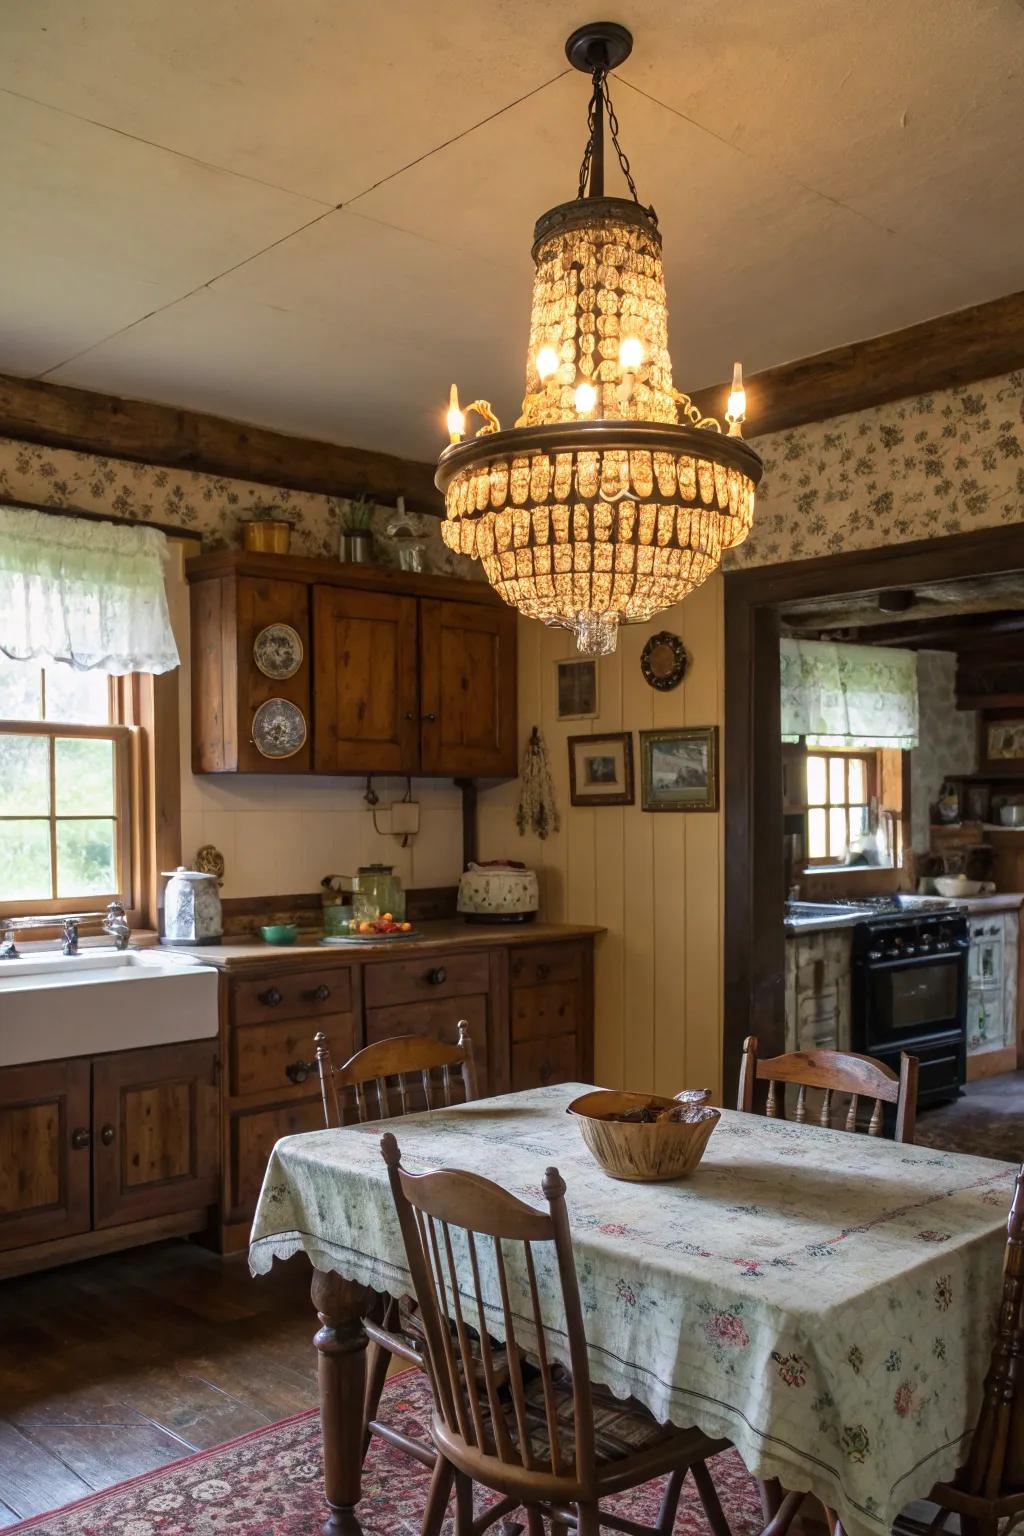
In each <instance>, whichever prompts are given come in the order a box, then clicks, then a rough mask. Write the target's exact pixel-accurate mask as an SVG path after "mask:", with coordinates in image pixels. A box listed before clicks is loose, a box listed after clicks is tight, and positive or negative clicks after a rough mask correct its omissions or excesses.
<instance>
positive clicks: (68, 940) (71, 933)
mask: <svg viewBox="0 0 1024 1536" xmlns="http://www.w3.org/2000/svg"><path fill="white" fill-rule="evenodd" d="M61 927H62V928H63V929H64V942H63V944H62V945H61V949H62V950H63V951H64V953H65V954H66V955H77V954H78V918H77V917H66V918H65V919H64V921H63V923H62V924H61Z"/></svg>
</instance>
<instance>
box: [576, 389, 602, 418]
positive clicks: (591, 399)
mask: <svg viewBox="0 0 1024 1536" xmlns="http://www.w3.org/2000/svg"><path fill="white" fill-rule="evenodd" d="M574 399H575V404H576V409H577V410H578V411H579V413H580V415H581V416H588V415H589V414H590V412H591V411H592V410H593V409H594V406H595V405H596V404H597V390H596V389H595V388H594V386H593V384H580V385H578V387H577V389H576V394H575V397H574Z"/></svg>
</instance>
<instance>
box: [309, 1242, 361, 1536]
mask: <svg viewBox="0 0 1024 1536" xmlns="http://www.w3.org/2000/svg"><path fill="white" fill-rule="evenodd" d="M312 1298H313V1305H314V1307H315V1308H316V1311H317V1316H318V1317H319V1319H320V1324H321V1326H320V1328H319V1330H318V1332H317V1334H316V1336H315V1337H314V1339H313V1343H314V1344H315V1345H316V1348H317V1353H318V1356H319V1361H318V1367H317V1374H318V1376H319V1381H320V1424H321V1430H322V1433H323V1443H324V1493H325V1494H326V1497H327V1503H328V1506H329V1507H330V1511H331V1513H330V1516H329V1517H328V1519H327V1522H326V1524H325V1525H324V1527H323V1530H324V1536H362V1526H361V1525H360V1524H359V1520H358V1518H357V1516H356V1505H357V1504H358V1503H359V1491H360V1481H361V1474H362V1465H363V1393H364V1388H365V1380H366V1334H365V1332H364V1331H363V1313H364V1312H365V1310H366V1304H367V1292H366V1290H365V1289H364V1287H363V1286H361V1285H355V1284H353V1282H352V1281H350V1280H344V1279H342V1277H341V1275H336V1274H334V1273H333V1272H332V1271H328V1270H322V1269H315V1270H314V1271H313V1285H312Z"/></svg>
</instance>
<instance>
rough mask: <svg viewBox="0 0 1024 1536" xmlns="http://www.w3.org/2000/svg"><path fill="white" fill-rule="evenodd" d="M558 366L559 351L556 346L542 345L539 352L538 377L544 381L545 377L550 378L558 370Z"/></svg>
mask: <svg viewBox="0 0 1024 1536" xmlns="http://www.w3.org/2000/svg"><path fill="white" fill-rule="evenodd" d="M557 368H558V353H557V352H556V351H555V349H554V347H541V349H540V351H539V352H538V353H537V377H538V378H539V379H540V380H541V382H542V383H543V382H544V380H545V379H550V377H551V375H552V374H553V373H555V372H556V371H557Z"/></svg>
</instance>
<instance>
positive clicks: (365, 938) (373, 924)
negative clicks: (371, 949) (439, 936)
mask: <svg viewBox="0 0 1024 1536" xmlns="http://www.w3.org/2000/svg"><path fill="white" fill-rule="evenodd" d="M421 937H422V935H421V934H418V933H417V932H416V930H415V929H414V928H413V926H412V923H404V922H403V923H399V922H396V921H395V919H394V917H393V916H392V914H391V913H390V912H382V913H381V915H380V916H379V917H353V918H352V919H351V921H350V922H349V924H348V931H347V932H342V933H337V934H334V933H330V934H325V936H324V939H323V942H324V943H325V944H381V943H391V944H394V943H395V941H396V940H399V939H418V938H421Z"/></svg>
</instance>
